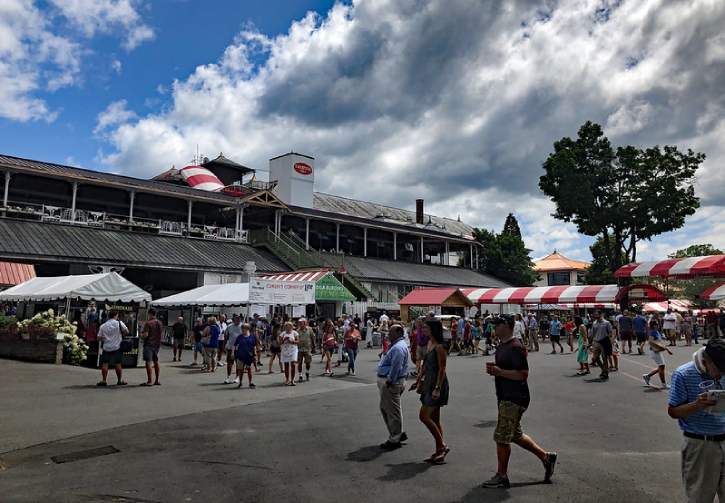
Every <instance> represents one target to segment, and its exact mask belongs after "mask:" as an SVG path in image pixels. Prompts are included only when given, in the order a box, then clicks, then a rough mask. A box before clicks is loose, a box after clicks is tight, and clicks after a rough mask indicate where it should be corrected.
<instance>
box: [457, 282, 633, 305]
mask: <svg viewBox="0 0 725 503" xmlns="http://www.w3.org/2000/svg"><path fill="white" fill-rule="evenodd" d="M463 293H465V294H466V296H468V298H469V299H470V301H471V302H473V303H474V304H583V303H598V304H600V303H610V302H616V301H617V299H618V294H619V287H618V286H617V285H588V286H537V287H533V286H526V287H518V288H464V289H463Z"/></svg>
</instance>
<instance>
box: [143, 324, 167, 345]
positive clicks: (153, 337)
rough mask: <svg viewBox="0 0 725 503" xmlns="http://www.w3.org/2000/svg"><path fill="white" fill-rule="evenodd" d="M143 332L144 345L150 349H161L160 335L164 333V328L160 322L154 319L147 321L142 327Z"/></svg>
mask: <svg viewBox="0 0 725 503" xmlns="http://www.w3.org/2000/svg"><path fill="white" fill-rule="evenodd" d="M143 330H144V333H145V334H146V339H145V340H144V345H145V346H148V347H150V348H156V349H159V348H160V347H161V334H163V333H164V326H163V325H162V324H161V322H160V321H159V320H158V319H156V318H154V319H153V320H149V321H147V322H146V325H144V329H143Z"/></svg>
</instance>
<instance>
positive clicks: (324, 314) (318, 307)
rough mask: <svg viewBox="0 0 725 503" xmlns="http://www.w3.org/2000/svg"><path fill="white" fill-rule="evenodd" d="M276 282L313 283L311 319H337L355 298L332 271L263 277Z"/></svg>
mask: <svg viewBox="0 0 725 503" xmlns="http://www.w3.org/2000/svg"><path fill="white" fill-rule="evenodd" d="M263 279H268V280H274V281H311V282H313V283H314V284H315V305H314V306H308V309H307V313H306V315H307V316H308V317H310V318H326V319H327V318H329V319H336V318H338V317H339V316H341V315H342V305H343V303H345V302H353V301H354V300H355V296H354V295H353V294H352V293H351V292H350V290H348V289H347V288H345V286H344V285H343V284H342V283H341V282H340V281H339V280H338V279H337V278H336V277H335V275H334V274H333V273H332V271H331V270H330V269H312V270H306V271H296V272H289V273H281V274H273V275H269V276H263Z"/></svg>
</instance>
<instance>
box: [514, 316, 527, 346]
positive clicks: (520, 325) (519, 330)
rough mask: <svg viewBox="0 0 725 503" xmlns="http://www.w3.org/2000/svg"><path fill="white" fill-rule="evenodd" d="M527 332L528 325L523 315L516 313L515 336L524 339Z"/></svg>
mask: <svg viewBox="0 0 725 503" xmlns="http://www.w3.org/2000/svg"><path fill="white" fill-rule="evenodd" d="M525 334H526V325H524V322H523V320H522V319H521V315H520V314H517V315H516V321H515V322H514V337H516V338H517V339H519V340H521V341H523V340H524V335H525Z"/></svg>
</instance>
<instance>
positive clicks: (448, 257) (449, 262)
mask: <svg viewBox="0 0 725 503" xmlns="http://www.w3.org/2000/svg"><path fill="white" fill-rule="evenodd" d="M443 263H444V264H446V265H451V250H450V248H449V247H448V240H446V256H445V260H444V261H443Z"/></svg>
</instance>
